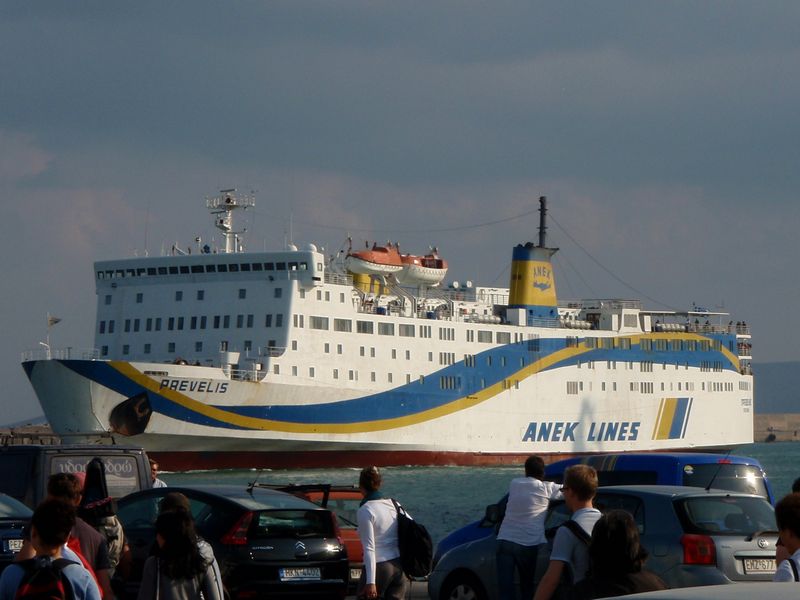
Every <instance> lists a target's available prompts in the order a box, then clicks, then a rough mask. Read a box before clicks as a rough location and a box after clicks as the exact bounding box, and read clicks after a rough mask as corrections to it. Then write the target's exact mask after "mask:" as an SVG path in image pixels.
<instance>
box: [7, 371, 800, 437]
mask: <svg viewBox="0 0 800 600" xmlns="http://www.w3.org/2000/svg"><path fill="white" fill-rule="evenodd" d="M753 373H754V374H755V388H756V389H755V412H756V414H784V413H800V385H798V381H799V380H800V377H798V374H800V361H793V362H768V363H753ZM46 422H47V421H46V420H45V418H44V415H39V416H37V417H31V418H28V419H24V420H22V421H17V422H16V423H6V424H5V425H0V427H22V426H23V425H41V424H43V423H46Z"/></svg>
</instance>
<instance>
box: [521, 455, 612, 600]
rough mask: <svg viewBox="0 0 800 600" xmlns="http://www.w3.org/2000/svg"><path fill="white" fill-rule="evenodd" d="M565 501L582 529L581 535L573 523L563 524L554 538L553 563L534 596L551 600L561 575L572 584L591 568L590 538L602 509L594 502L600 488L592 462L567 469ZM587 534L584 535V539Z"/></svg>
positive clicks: (543, 599)
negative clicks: (569, 524)
mask: <svg viewBox="0 0 800 600" xmlns="http://www.w3.org/2000/svg"><path fill="white" fill-rule="evenodd" d="M561 491H562V493H563V494H564V502H565V503H566V505H567V508H569V510H570V511H571V512H572V517H571V519H570V520H571V521H573V522H574V525H573V526H575V525H577V526H578V527H579V528H580V530H582V535H580V537H578V535H576V533H574V532H573V531H571V529H570V527H569V526H567V525H566V524H565V525H562V526H561V527H559V528H558V531H557V532H556V537H555V539H554V540H553V550H552V551H551V552H550V563H549V565H548V566H547V571H546V572H545V574H544V576H543V577H542V580H541V581H540V582H539V586H538V587H537V588H536V595H535V596H534V600H550V598H552V597H553V595H554V594H555V593H556V590H557V589H558V587H559V584H560V583H561V581H562V576H564V577H566V579H567V581H569V582H570V584H575V583H577V582H579V581H581V580H583V579H585V578H586V574H587V572H588V570H589V545H588V540H589V538H590V536H591V534H592V529H594V525H595V523H597V521H598V519H600V511H599V510H597V509H596V508H594V507H593V506H592V500H593V499H594V496H595V493H596V492H597V471H595V470H594V468H593V467H590V466H589V465H573V466H571V467H569V468H568V469H567V470H566V471H565V472H564V485H563V486H561ZM582 538H584V539H582Z"/></svg>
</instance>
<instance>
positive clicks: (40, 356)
mask: <svg viewBox="0 0 800 600" xmlns="http://www.w3.org/2000/svg"><path fill="white" fill-rule="evenodd" d="M51 358H52V359H57V360H97V359H98V358H100V352H98V350H97V348H73V347H72V346H67V347H66V348H36V349H35V350H26V351H25V352H23V353H22V362H29V361H32V360H49V359H51Z"/></svg>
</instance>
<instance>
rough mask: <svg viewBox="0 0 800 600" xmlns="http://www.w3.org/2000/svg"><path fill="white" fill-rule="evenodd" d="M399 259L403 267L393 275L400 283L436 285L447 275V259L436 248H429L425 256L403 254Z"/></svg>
mask: <svg viewBox="0 0 800 600" xmlns="http://www.w3.org/2000/svg"><path fill="white" fill-rule="evenodd" d="M400 260H401V262H402V263H403V269H402V271H400V272H399V273H396V274H395V277H396V278H397V282H398V283H400V284H401V285H438V284H439V283H441V281H442V279H444V276H445V275H447V261H446V260H444V259H443V258H442V257H440V256H439V251H438V250H437V249H436V248H431V251H430V252H429V253H428V254H426V255H425V256H416V255H414V254H403V255H401V256H400Z"/></svg>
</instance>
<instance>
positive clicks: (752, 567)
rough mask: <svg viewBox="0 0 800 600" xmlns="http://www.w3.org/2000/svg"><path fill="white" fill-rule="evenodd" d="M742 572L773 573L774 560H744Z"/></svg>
mask: <svg viewBox="0 0 800 600" xmlns="http://www.w3.org/2000/svg"><path fill="white" fill-rule="evenodd" d="M744 572H745V573H774V572H775V559H774V558H745V559H744Z"/></svg>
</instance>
